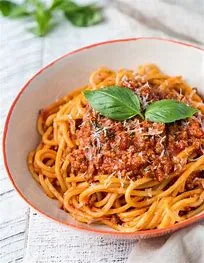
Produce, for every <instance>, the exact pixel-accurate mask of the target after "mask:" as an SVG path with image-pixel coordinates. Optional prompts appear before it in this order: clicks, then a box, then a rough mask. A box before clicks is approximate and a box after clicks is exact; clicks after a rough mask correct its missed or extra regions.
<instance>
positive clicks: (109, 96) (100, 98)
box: [84, 86, 142, 121]
mask: <svg viewBox="0 0 204 263" xmlns="http://www.w3.org/2000/svg"><path fill="white" fill-rule="evenodd" d="M84 95H85V97H86V99H87V100H88V102H89V103H90V105H91V106H92V107H93V108H94V109H95V110H96V111H97V112H99V113H100V114H101V115H103V116H105V117H108V118H110V119H113V120H117V121H122V120H126V119H129V118H132V117H133V116H135V115H140V116H142V115H141V113H140V101H139V98H138V97H137V95H136V94H135V93H134V92H133V91H132V90H130V89H128V88H123V87H119V86H110V87H105V88H101V89H99V90H93V91H91V90H86V91H84Z"/></svg>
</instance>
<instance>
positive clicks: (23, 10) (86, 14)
mask: <svg viewBox="0 0 204 263" xmlns="http://www.w3.org/2000/svg"><path fill="white" fill-rule="evenodd" d="M50 2H51V3H50ZM57 13H62V14H64V16H65V18H66V19H67V20H68V21H70V22H71V23H72V24H73V25H74V26H77V27H88V26H92V25H96V24H98V23H100V22H102V21H103V14H102V9H101V8H99V7H98V6H96V5H94V4H87V5H79V4H77V3H75V2H74V1H72V0H52V1H48V2H47V1H43V0H22V1H20V3H19V1H12V0H11V1H10V0H0V14H2V15H3V16H6V17H8V18H16V19H17V18H23V17H28V18H30V21H35V26H34V27H33V28H31V29H30V31H31V32H33V33H34V34H35V35H37V36H40V37H42V36H45V35H46V34H48V33H49V32H50V31H51V30H52V29H53V28H54V27H55V26H56V25H57V19H58V20H59V22H60V19H59V18H58V17H60V16H59V15H57ZM28 21H29V19H28Z"/></svg>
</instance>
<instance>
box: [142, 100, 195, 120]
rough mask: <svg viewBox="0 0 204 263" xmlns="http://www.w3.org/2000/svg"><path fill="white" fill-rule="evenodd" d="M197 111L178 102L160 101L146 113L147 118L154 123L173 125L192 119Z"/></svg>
mask: <svg viewBox="0 0 204 263" xmlns="http://www.w3.org/2000/svg"><path fill="white" fill-rule="evenodd" d="M196 112H198V110H197V109H195V108H192V107H190V106H187V105H186V104H184V103H182V102H179V101H176V100H169V99H165V100H160V101H156V102H153V103H152V104H150V105H149V106H148V107H147V109H146V112H145V118H146V119H147V120H149V121H152V122H161V123H171V122H174V121H177V120H182V119H185V118H188V117H192V116H193V115H194V114H195V113H196Z"/></svg>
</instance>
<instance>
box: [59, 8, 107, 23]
mask: <svg viewBox="0 0 204 263" xmlns="http://www.w3.org/2000/svg"><path fill="white" fill-rule="evenodd" d="M64 15H65V17H66V18H67V19H68V20H69V21H70V22H71V23H72V24H73V25H75V26H78V27H88V26H92V25H96V24H98V23H100V22H101V21H102V20H103V16H102V12H101V9H100V8H98V7H96V6H94V5H87V6H78V5H76V4H74V3H72V5H71V3H70V4H69V6H68V7H64Z"/></svg>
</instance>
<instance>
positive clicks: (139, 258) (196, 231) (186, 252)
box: [126, 222, 204, 263]
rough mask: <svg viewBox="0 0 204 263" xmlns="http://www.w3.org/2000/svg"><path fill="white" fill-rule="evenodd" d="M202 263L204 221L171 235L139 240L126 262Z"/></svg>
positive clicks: (203, 257)
mask: <svg viewBox="0 0 204 263" xmlns="http://www.w3.org/2000/svg"><path fill="white" fill-rule="evenodd" d="M160 262H161V263H203V262H204V222H200V223H199V224H197V225H193V226H190V227H188V228H185V229H183V230H180V231H177V232H175V233H174V234H172V235H168V236H164V237H160V238H153V239H149V240H140V241H138V243H137V244H136V246H134V247H133V249H132V252H131V253H130V256H129V258H128V260H127V262H126V263H160Z"/></svg>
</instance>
